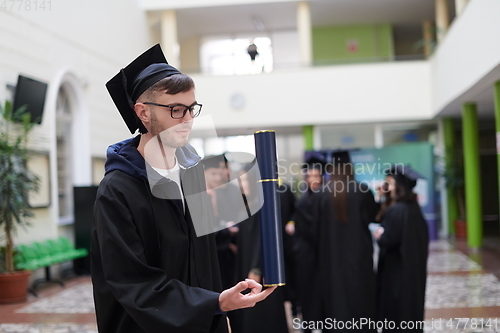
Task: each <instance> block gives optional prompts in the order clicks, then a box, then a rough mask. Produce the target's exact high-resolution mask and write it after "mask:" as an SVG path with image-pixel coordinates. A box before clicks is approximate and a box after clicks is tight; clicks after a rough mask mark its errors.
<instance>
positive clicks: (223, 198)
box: [214, 183, 242, 289]
mask: <svg viewBox="0 0 500 333" xmlns="http://www.w3.org/2000/svg"><path fill="white" fill-rule="evenodd" d="M214 192H215V196H216V197H215V198H216V200H215V202H216V204H217V214H218V216H216V219H218V220H220V221H222V223H227V222H239V221H238V219H237V217H239V216H235V212H234V207H238V203H239V202H241V201H242V194H241V190H240V189H239V188H238V187H236V186H234V185H233V184H231V183H228V184H226V185H225V187H223V188H216V189H215V191H214ZM236 215H238V214H236ZM235 220H236V221H235ZM215 241H216V243H217V254H218V256H219V265H220V272H221V278H222V286H223V288H224V289H228V288H231V287H233V286H234V285H235V284H236V282H238V281H236V273H235V269H236V267H235V265H236V254H235V253H234V252H233V250H232V249H231V247H230V245H231V244H235V242H236V241H235V236H234V235H232V234H231V233H230V232H229V229H227V228H225V229H222V230H220V231H218V232H217V233H216V234H215Z"/></svg>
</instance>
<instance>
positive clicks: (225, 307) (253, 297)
mask: <svg viewBox="0 0 500 333" xmlns="http://www.w3.org/2000/svg"><path fill="white" fill-rule="evenodd" d="M246 289H250V290H251V291H250V292H249V293H248V294H246V295H243V294H242V293H241V292H242V291H244V290H246ZM274 289H276V287H271V288H267V289H266V290H264V291H262V285H260V284H258V283H257V282H255V281H254V280H251V279H245V281H240V282H238V284H236V285H235V286H234V287H232V288H229V289H226V290H224V291H223V292H222V293H221V294H220V296H219V306H220V309H221V310H222V311H224V312H227V311H232V310H236V309H243V308H251V307H253V306H255V304H256V303H257V302H260V301H262V300H264V299H266V297H267V296H269V295H270V294H271V293H272V292H273V291H274Z"/></svg>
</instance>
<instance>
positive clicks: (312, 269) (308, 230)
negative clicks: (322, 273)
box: [294, 191, 323, 321]
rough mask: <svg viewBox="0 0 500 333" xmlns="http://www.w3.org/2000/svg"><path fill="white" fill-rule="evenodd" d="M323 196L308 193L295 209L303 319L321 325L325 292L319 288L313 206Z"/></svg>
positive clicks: (298, 280)
mask: <svg viewBox="0 0 500 333" xmlns="http://www.w3.org/2000/svg"><path fill="white" fill-rule="evenodd" d="M318 196H319V193H314V192H311V191H308V192H306V193H304V195H303V196H302V197H301V198H300V199H299V200H297V202H296V206H295V213H294V220H295V239H294V241H295V243H294V253H295V278H296V290H297V296H298V300H299V303H300V306H301V312H302V319H303V320H306V321H318V320H322V319H323V315H322V310H321V309H322V308H321V288H320V286H319V285H318V283H317V281H318V279H319V277H318V270H317V267H318V247H317V233H316V230H317V224H318V220H317V219H316V218H315V217H314V216H313V211H312V210H311V205H312V204H313V203H314V202H315V200H316V198H317V197H318Z"/></svg>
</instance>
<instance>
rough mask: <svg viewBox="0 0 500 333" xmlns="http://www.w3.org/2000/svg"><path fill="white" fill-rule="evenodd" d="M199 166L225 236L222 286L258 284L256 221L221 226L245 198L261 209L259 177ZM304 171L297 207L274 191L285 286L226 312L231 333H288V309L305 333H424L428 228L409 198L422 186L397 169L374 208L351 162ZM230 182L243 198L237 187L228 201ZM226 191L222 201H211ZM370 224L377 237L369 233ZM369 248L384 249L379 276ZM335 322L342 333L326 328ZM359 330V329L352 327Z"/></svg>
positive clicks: (218, 165)
mask: <svg viewBox="0 0 500 333" xmlns="http://www.w3.org/2000/svg"><path fill="white" fill-rule="evenodd" d="M203 162H204V167H205V178H206V182H207V189H208V193H209V195H210V197H211V198H212V207H213V210H214V215H215V216H216V218H217V219H220V220H221V221H222V222H223V223H227V226H228V228H226V229H223V230H221V231H219V232H218V233H217V234H216V241H217V246H218V254H219V262H220V267H221V276H222V281H223V286H224V288H227V287H230V286H232V285H234V282H235V281H238V280H241V279H244V278H247V277H249V278H253V279H255V280H256V281H257V282H261V281H260V273H261V272H260V235H259V221H258V214H254V215H251V216H250V214H248V216H249V217H246V215H245V218H242V219H241V221H243V222H241V223H237V222H239V221H236V222H235V221H229V220H227V219H226V217H225V216H223V215H224V213H225V212H229V211H231V207H235V205H234V204H233V203H232V202H231V198H239V197H241V195H242V193H243V194H244V197H245V198H248V200H249V201H251V200H258V196H256V195H251V194H252V192H254V194H255V191H256V186H255V184H256V183H257V182H256V179H253V178H255V175H253V174H252V173H251V172H246V171H248V169H247V170H242V171H241V172H240V173H239V174H237V175H231V174H230V173H229V172H228V170H229V168H228V165H227V160H224V159H222V160H221V159H220V158H219V159H215V158H209V159H205V160H204V161H203ZM307 162H308V163H306V164H305V172H304V174H305V181H306V183H307V184H308V187H307V189H304V191H300V192H303V193H299V194H300V196H299V197H298V198H297V196H296V195H295V194H294V191H293V190H292V189H291V188H290V186H287V185H286V184H283V185H281V186H280V187H279V193H280V201H281V218H282V225H283V230H282V231H283V247H284V261H285V271H286V281H287V284H286V286H285V287H282V288H278V289H277V290H275V291H274V292H273V294H271V295H270V296H269V297H268V298H267V299H266V300H265V301H263V302H261V303H258V304H257V305H256V306H255V307H254V308H249V309H242V310H237V311H233V312H229V313H228V317H229V319H230V322H231V327H232V330H233V332H234V333H248V332H259V333H266V332H273V333H275V332H276V333H281V332H283V333H287V332H288V327H287V322H286V316H285V308H284V306H283V304H284V302H285V301H290V303H291V304H292V312H293V316H294V317H295V316H297V315H298V313H300V314H301V317H302V318H301V323H302V325H300V328H301V329H303V331H304V332H311V331H312V332H315V331H318V329H322V330H323V331H327V330H335V331H358V332H376V331H377V330H378V331H380V330H381V329H382V331H383V332H389V331H391V332H398V331H415V332H423V327H413V326H414V324H415V323H416V322H417V321H422V320H423V319H424V300H425V284H426V275H427V272H426V266H427V252H428V230H427V223H426V221H425V219H424V217H423V215H422V212H421V209H420V207H419V205H418V202H417V196H416V194H415V193H414V192H413V188H414V187H415V185H416V182H417V179H418V178H421V176H420V175H419V174H418V173H417V172H416V171H414V170H413V169H411V168H410V167H409V166H403V165H401V164H399V165H395V166H394V167H392V168H391V169H390V170H387V172H386V179H385V182H384V184H385V186H381V187H380V188H378V189H377V195H376V196H377V197H378V200H377V201H378V202H377V201H376V200H375V196H374V195H373V193H372V191H371V190H370V189H369V188H368V186H367V185H365V184H361V183H358V182H356V181H355V179H354V168H353V164H352V163H351V160H350V156H349V153H348V152H346V151H340V152H336V153H334V154H333V159H332V161H329V162H328V163H326V161H324V160H320V159H315V158H313V159H311V160H309V161H307ZM232 177H233V178H234V177H237V178H238V179H239V180H238V182H239V184H240V188H238V187H237V186H234V188H232V189H231V191H232V193H233V194H234V195H229V196H228V195H227V193H228V188H227V186H232V184H230V183H228V180H231V178H232ZM222 188H225V190H224V192H225V193H226V194H225V195H217V192H218V191H220V189H222ZM246 204H247V206H248V205H250V204H251V203H250V202H246ZM247 213H248V209H247ZM231 217H234V215H232V216H231ZM233 220H234V218H233ZM373 222H377V223H379V227H377V228H373V229H372V231H370V228H369V224H370V223H373ZM236 223H237V224H236ZM374 241H376V242H377V243H378V245H379V247H380V252H379V257H378V265H377V267H374V261H373V249H374ZM333 320H335V321H336V322H337V323H338V324H339V325H336V326H335V327H332V326H331V325H330V326H328V325H325V323H327V322H328V321H329V323H332V322H333ZM348 322H349V324H347V325H346V323H348ZM355 322H356V323H357V324H356V325H353V323H355ZM361 322H363V323H365V326H364V327H359V326H357V325H359V324H360V323H361ZM403 322H405V323H409V325H408V326H403V325H405V324H404V323H403ZM295 323H297V322H296V321H295V320H294V324H295ZM321 323H322V324H321ZM367 323H369V325H367ZM402 323H403V325H402ZM294 326H295V325H294ZM417 326H418V325H417ZM358 327H359V328H358ZM407 327H410V328H412V327H413V328H414V329H407Z"/></svg>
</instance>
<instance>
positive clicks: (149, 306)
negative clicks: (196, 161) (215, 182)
mask: <svg viewBox="0 0 500 333" xmlns="http://www.w3.org/2000/svg"><path fill="white" fill-rule="evenodd" d="M138 140H139V139H138V138H134V139H132V140H127V141H125V142H123V143H120V144H118V145H116V146H114V147H110V150H111V152H110V150H108V161H107V174H106V176H105V177H104V179H103V180H102V182H101V184H100V185H99V189H98V193H97V198H96V201H95V206H94V207H95V208H94V219H93V225H92V231H91V237H92V249H91V273H92V284H93V289H94V302H95V309H96V316H97V325H98V329H99V332H103V333H114V332H116V333H145V332H147V333H165V332H175V333H194V332H199V333H206V332H217V333H225V332H227V323H226V317H225V315H223V314H221V312H220V309H219V295H220V292H221V291H222V287H221V282H220V274H219V267H218V260H217V254H216V248H215V240H214V237H213V234H211V235H206V236H201V237H197V236H196V233H195V230H194V226H193V220H192V219H191V214H190V210H189V206H188V205H186V206H185V211H184V209H183V204H182V202H181V201H180V200H169V199H161V194H162V193H168V192H171V191H177V192H178V187H177V185H176V184H175V183H173V182H172V181H169V180H167V179H163V180H161V181H160V182H158V183H157V184H156V185H154V186H153V188H152V189H151V187H150V184H149V183H148V178H146V177H145V173H146V169H145V168H146V166H145V163H144V159H143V158H142V157H141V156H140V154H139V153H138V152H137V149H136V147H137V144H138ZM181 153H184V151H181V150H180V149H179V150H178V155H177V158H178V161H180V160H181V158H182V157H183V156H184V155H179V154H181ZM186 153H188V152H186ZM182 170H183V171H182V174H181V176H185V177H183V179H184V178H185V179H186V180H187V181H186V182H184V183H183V189H184V193H185V194H186V195H187V194H189V193H197V192H198V193H199V192H200V187H199V186H200V184H204V177H203V170H202V169H200V165H194V166H191V167H188V168H186V169H182ZM178 193H179V192H178ZM198 205H199V206H198V207H207V209H208V211H209V213H207V214H206V217H207V218H208V217H210V216H211V212H210V201H209V200H208V197H204V199H203V200H201V201H200V202H198ZM207 223H210V221H207Z"/></svg>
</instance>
